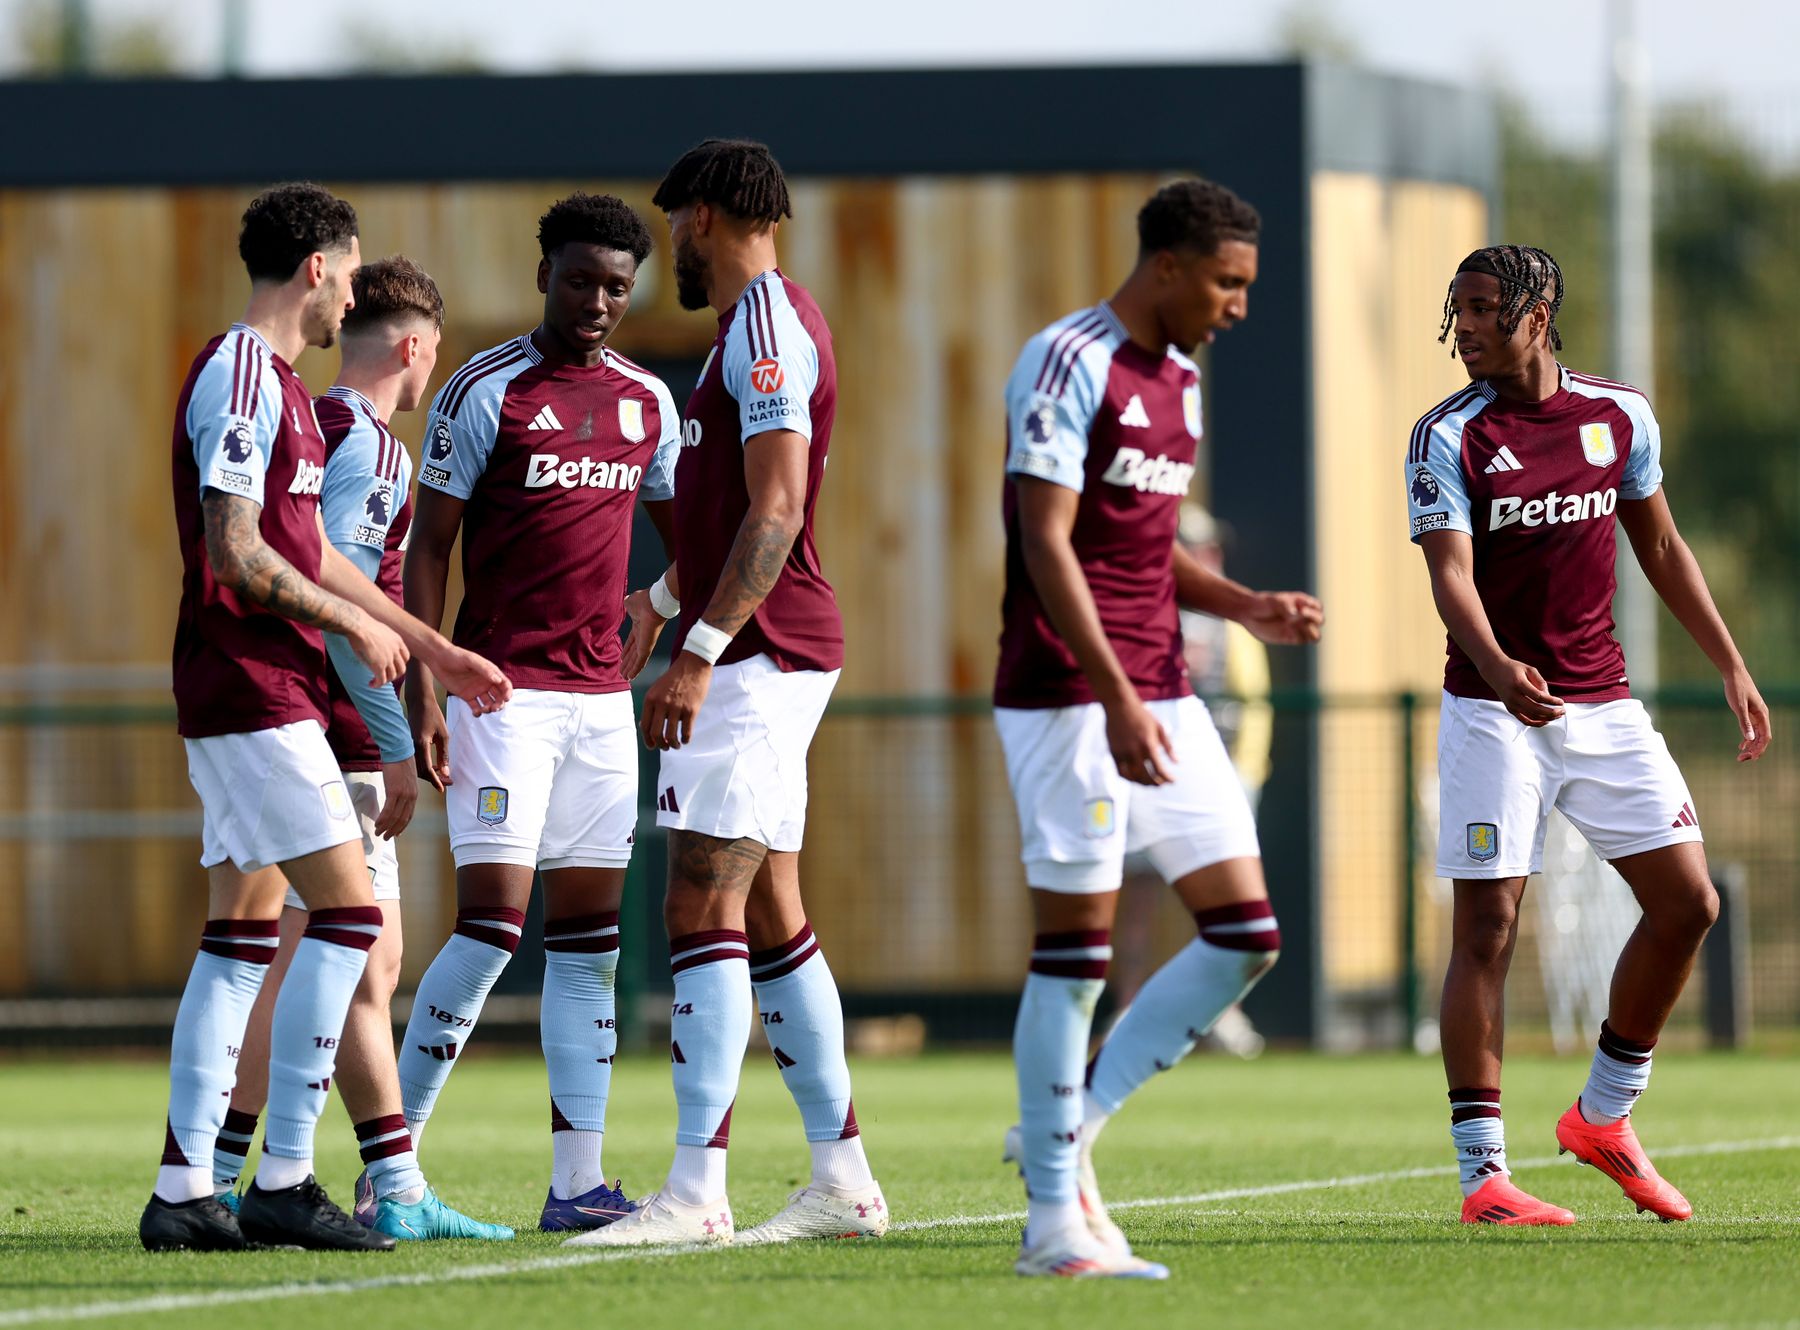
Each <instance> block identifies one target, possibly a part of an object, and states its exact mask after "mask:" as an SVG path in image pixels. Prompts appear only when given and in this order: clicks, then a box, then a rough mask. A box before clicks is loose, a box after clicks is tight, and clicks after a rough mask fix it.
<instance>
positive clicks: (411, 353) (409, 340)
mask: <svg viewBox="0 0 1800 1330" xmlns="http://www.w3.org/2000/svg"><path fill="white" fill-rule="evenodd" d="M418 361H419V334H418V333H416V332H411V333H407V334H406V336H405V337H404V338H403V339H401V342H400V363H401V364H402V365H404V366H406V368H407V369H411V368H412V367H413V366H414V365H416V364H417V363H418Z"/></svg>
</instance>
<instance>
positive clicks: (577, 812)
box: [445, 688, 638, 870]
mask: <svg viewBox="0 0 1800 1330" xmlns="http://www.w3.org/2000/svg"><path fill="white" fill-rule="evenodd" d="M446 719H447V721H448V724H449V729H450V778H451V781H452V784H451V786H450V789H449V791H448V793H447V795H446V798H445V810H446V812H447V814H448V817H449V822H450V854H451V857H452V858H454V859H455V861H456V866H457V867H458V868H462V867H465V866H466V865H468V864H518V865H520V866H521V867H524V868H543V869H547V870H555V869H558V868H624V867H625V866H626V865H627V864H629V863H630V862H631V846H632V841H633V840H634V839H635V835H636V832H637V800H638V766H637V763H638V756H637V754H638V739H637V719H636V716H635V715H634V714H633V712H632V709H631V694H630V693H629V692H625V691H620V692H617V693H562V692H551V691H548V690H545V689H536V688H521V689H517V690H515V691H514V693H513V695H512V700H511V701H510V702H508V703H507V704H506V706H505V707H503V708H502V709H501V710H499V711H495V712H490V713H489V714H488V715H485V716H476V715H473V714H472V713H471V712H470V711H469V707H468V704H467V703H466V702H464V701H462V700H461V699H460V698H454V697H453V698H451V699H450V708H449V711H448V713H447V716H446Z"/></svg>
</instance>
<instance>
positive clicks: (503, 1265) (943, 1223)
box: [0, 1136, 1800, 1326]
mask: <svg viewBox="0 0 1800 1330" xmlns="http://www.w3.org/2000/svg"><path fill="white" fill-rule="evenodd" d="M1796 1148H1800V1136H1774V1137H1770V1138H1769V1139H1767V1140H1760V1141H1715V1142H1713V1143H1711V1144H1708V1145H1672V1146H1664V1147H1662V1148H1659V1149H1658V1150H1657V1152H1656V1154H1657V1157H1658V1158H1659V1159H1679V1158H1685V1157H1689V1156H1693V1155H1726V1154H1750V1153H1755V1152H1758V1151H1764V1150H1792V1149H1796ZM1511 1162H1512V1167H1514V1168H1547V1167H1549V1166H1551V1165H1553V1164H1556V1163H1558V1162H1562V1161H1559V1160H1558V1158H1557V1156H1555V1155H1545V1156H1543V1157H1540V1158H1537V1159H1521V1160H1517V1161H1511ZM1456 1172H1457V1170H1456V1167H1455V1165H1445V1166H1443V1167H1437V1168H1398V1169H1390V1170H1388V1171H1386V1172H1382V1173H1351V1174H1346V1175H1344V1176H1342V1177H1335V1178H1311V1179H1307V1180H1305V1181H1301V1182H1274V1183H1268V1184H1265V1185H1263V1186H1258V1187H1226V1188H1222V1189H1220V1190H1218V1191H1206V1192H1195V1193H1193V1194H1192V1195H1188V1196H1150V1197H1144V1198H1141V1199H1138V1200H1131V1201H1115V1202H1113V1203H1112V1204H1111V1205H1110V1206H1109V1207H1108V1208H1109V1209H1112V1210H1150V1209H1164V1208H1167V1207H1170V1206H1177V1205H1206V1204H1209V1203H1211V1202H1215V1201H1235V1200H1243V1199H1246V1198H1250V1197H1257V1196H1286V1195H1290V1194H1292V1193H1295V1192H1307V1191H1332V1190H1335V1189H1336V1188H1339V1187H1359V1186H1366V1185H1368V1184H1370V1183H1377V1182H1405V1181H1409V1180H1412V1179H1416V1178H1442V1177H1454V1176H1455V1175H1456ZM1023 1218H1025V1212H1024V1211H1023V1210H1013V1211H1006V1212H1004V1213H1001V1214H991V1215H943V1216H940V1217H938V1218H936V1219H914V1220H908V1221H906V1222H904V1223H899V1224H895V1225H893V1226H892V1228H891V1229H890V1230H889V1231H890V1232H894V1233H920V1232H927V1231H930V1230H933V1229H944V1228H973V1227H976V1226H978V1225H982V1224H1004V1223H1009V1222H1013V1221H1016V1220H1020V1219H1023ZM717 1250H725V1249H724V1248H709V1247H694V1246H688V1247H640V1248H629V1249H626V1250H623V1251H620V1250H612V1251H596V1252H580V1253H571V1254H569V1255H565V1256H539V1257H534V1258H532V1259H530V1260H524V1261H503V1262H496V1263H494V1264H490V1265H466V1266H453V1267H451V1268H449V1269H442V1270H419V1271H414V1272H411V1273H408V1274H402V1275H379V1276H376V1277H375V1278H373V1279H340V1280H330V1281H319V1282H311V1283H289V1284H263V1285H260V1286H257V1287H254V1288H230V1289H218V1290H216V1291H214V1292H211V1293H158V1294H153V1295H151V1296H149V1297H143V1298H132V1299H128V1300H120V1301H117V1302H90V1303H85V1304H81V1305H77V1306H72V1307H71V1306H60V1307H53V1306H41V1307H21V1308H18V1309H17V1310H14V1311H0V1326H15V1325H39V1324H43V1323H45V1322H49V1321H94V1320H101V1319H104V1318H107V1317H112V1316H130V1315H134V1314H138V1315H141V1314H145V1313H151V1312H172V1311H193V1310H196V1309H200V1308H209V1307H228V1306H232V1305H235V1304H238V1303H245V1302H263V1301H276V1300H284V1299H289V1298H311V1297H323V1296H327V1295H330V1294H337V1293H366V1292H370V1291H373V1290H376V1289H384V1288H410V1287H417V1286H420V1285H425V1284H447V1283H460V1282H463V1281H467V1280H480V1279H505V1278H507V1277H509V1276H512V1275H529V1274H536V1273H537V1272H539V1271H541V1270H558V1269H563V1268H566V1267H569V1266H578V1265H593V1264H596V1263H599V1262H602V1261H621V1260H642V1259H644V1258H646V1257H668V1256H682V1255H692V1254H695V1253H698V1252H710V1251H717ZM221 1259H223V1260H230V1259H233V1258H231V1257H221Z"/></svg>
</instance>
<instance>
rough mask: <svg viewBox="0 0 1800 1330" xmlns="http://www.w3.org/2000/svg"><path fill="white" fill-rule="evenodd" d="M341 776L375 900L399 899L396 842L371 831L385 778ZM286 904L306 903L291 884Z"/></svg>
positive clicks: (376, 773) (384, 789) (372, 773)
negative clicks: (352, 808) (354, 820)
mask: <svg viewBox="0 0 1800 1330" xmlns="http://www.w3.org/2000/svg"><path fill="white" fill-rule="evenodd" d="M343 776H344V784H345V785H346V786H348V787H349V789H350V803H351V806H352V807H354V808H355V809H356V821H357V825H358V826H359V827H361V828H362V845H363V860H364V862H366V863H367V864H368V865H369V879H370V880H371V881H372V882H373V883H374V884H375V899H376V900H378V901H397V900H399V899H400V856H399V855H398V854H396V853H395V849H394V847H395V844H396V842H394V841H391V840H387V839H384V838H383V837H381V836H377V835H376V834H375V819H376V817H378V816H379V815H380V813H381V805H382V803H383V801H384V800H386V798H387V780H386V778H385V777H383V776H382V774H381V773H380V772H379V771H346V772H344V773H343ZM287 907H288V909H290V910H304V909H305V908H306V902H305V901H303V900H301V899H300V893H299V892H297V891H295V890H294V888H293V886H292V885H291V884H290V885H289V887H288V889H287Z"/></svg>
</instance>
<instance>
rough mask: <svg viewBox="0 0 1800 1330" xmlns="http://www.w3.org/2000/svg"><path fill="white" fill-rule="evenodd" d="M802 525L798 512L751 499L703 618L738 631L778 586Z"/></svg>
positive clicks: (721, 628)
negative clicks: (775, 509)
mask: <svg viewBox="0 0 1800 1330" xmlns="http://www.w3.org/2000/svg"><path fill="white" fill-rule="evenodd" d="M800 527H801V518H800V516H799V514H797V513H794V514H790V513H786V512H770V511H767V510H763V509H759V508H758V507H757V506H756V505H755V504H754V503H752V505H751V508H750V511H749V512H748V513H746V514H745V515H744V520H743V523H742V525H740V526H739V527H738V533H737V539H736V540H734V541H733V542H732V544H731V555H730V557H729V558H727V559H726V560H725V568H724V571H723V572H721V573H720V574H719V582H718V585H717V586H716V587H714V588H713V594H712V599H711V600H710V601H708V602H707V605H706V612H705V613H704V614H702V615H701V616H700V618H701V620H702V621H703V622H705V623H707V624H709V625H711V626H712V627H714V628H717V629H718V630H719V631H720V632H722V633H727V634H733V633H736V632H737V631H738V629H740V628H742V627H743V626H744V625H745V624H747V623H749V622H750V616H751V615H752V614H755V613H756V610H757V607H758V606H759V605H761V604H762V603H763V601H765V600H767V599H768V597H769V592H771V591H773V590H774V589H775V582H776V579H777V578H779V577H780V576H781V570H782V569H783V568H784V567H785V566H786V565H787V557H788V554H789V553H790V552H791V551H792V550H793V548H794V540H795V539H796V538H797V537H798V536H799V534H800ZM670 589H671V590H673V589H674V588H673V587H671V588H670Z"/></svg>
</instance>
